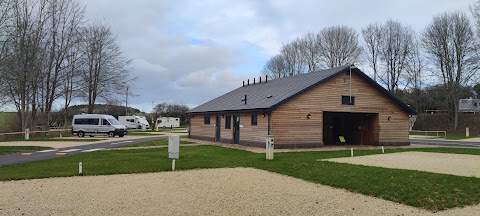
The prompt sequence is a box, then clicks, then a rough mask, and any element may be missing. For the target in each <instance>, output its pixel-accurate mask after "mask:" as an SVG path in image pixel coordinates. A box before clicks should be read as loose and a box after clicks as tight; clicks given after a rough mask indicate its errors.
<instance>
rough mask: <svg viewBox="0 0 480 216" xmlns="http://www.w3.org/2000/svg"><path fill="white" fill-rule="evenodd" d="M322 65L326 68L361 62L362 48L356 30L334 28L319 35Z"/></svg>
mask: <svg viewBox="0 0 480 216" xmlns="http://www.w3.org/2000/svg"><path fill="white" fill-rule="evenodd" d="M319 37H320V39H319V40H318V41H319V43H320V45H319V50H320V64H322V66H323V67H324V68H334V67H340V66H345V65H351V64H353V63H357V62H358V61H359V57H360V54H361V53H362V47H361V46H360V44H359V42H358V35H357V33H356V32H355V29H353V28H350V27H347V26H332V27H328V28H325V29H323V30H322V31H320V33H319Z"/></svg>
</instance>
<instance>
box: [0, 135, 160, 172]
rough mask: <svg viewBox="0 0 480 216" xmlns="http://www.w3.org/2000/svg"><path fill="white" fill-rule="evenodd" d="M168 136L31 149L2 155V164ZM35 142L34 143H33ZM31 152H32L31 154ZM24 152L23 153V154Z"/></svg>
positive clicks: (0, 162) (66, 154)
mask: <svg viewBox="0 0 480 216" xmlns="http://www.w3.org/2000/svg"><path fill="white" fill-rule="evenodd" d="M167 138H168V136H154V137H146V138H132V139H122V140H115V138H111V141H109V142H102V143H92V144H87V145H81V146H74V147H68V148H58V149H49V150H42V151H29V152H22V153H15V154H7V155H0V166H7V165H12V164H19V163H25V162H30V161H37V160H45V159H49V158H54V157H62V156H70V155H75V154H81V153H86V152H94V151H100V150H104V149H109V148H112V147H114V146H115V147H117V146H126V145H130V144H135V143H142V142H149V141H154V140H162V139H167ZM32 144H33V143H32ZM30 153H31V154H30ZM22 154H23V155H22Z"/></svg>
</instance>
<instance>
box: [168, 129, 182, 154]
mask: <svg viewBox="0 0 480 216" xmlns="http://www.w3.org/2000/svg"><path fill="white" fill-rule="evenodd" d="M179 155H180V136H178V135H170V136H168V158H172V159H178V157H179Z"/></svg>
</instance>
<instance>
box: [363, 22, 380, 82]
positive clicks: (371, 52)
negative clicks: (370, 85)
mask: <svg viewBox="0 0 480 216" xmlns="http://www.w3.org/2000/svg"><path fill="white" fill-rule="evenodd" d="M362 36H363V40H364V41H365V44H366V47H367V49H366V50H365V51H366V53H367V59H368V63H369V64H370V67H372V69H373V80H375V81H376V80H377V74H378V70H379V65H378V64H379V56H380V47H381V45H382V44H381V43H382V26H381V25H379V24H370V25H368V26H367V27H366V28H364V29H362Z"/></svg>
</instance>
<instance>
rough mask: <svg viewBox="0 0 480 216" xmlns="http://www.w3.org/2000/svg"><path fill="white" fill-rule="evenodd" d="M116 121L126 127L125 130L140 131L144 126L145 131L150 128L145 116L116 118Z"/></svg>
mask: <svg viewBox="0 0 480 216" xmlns="http://www.w3.org/2000/svg"><path fill="white" fill-rule="evenodd" d="M118 121H119V122H120V123H122V124H123V125H125V126H127V128H137V129H141V128H142V126H143V125H145V128H146V129H149V128H150V124H149V123H148V121H147V118H145V116H118Z"/></svg>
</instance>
